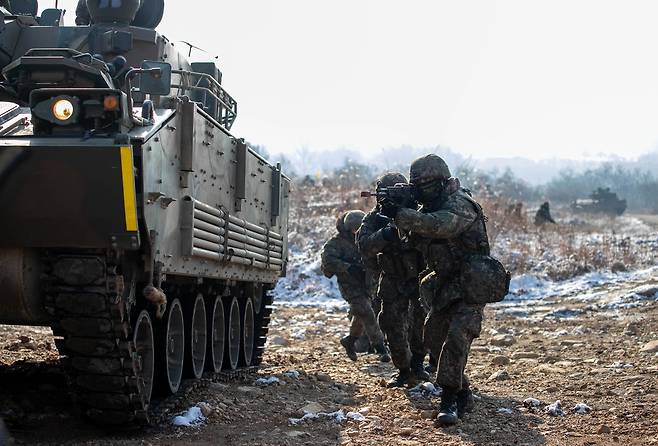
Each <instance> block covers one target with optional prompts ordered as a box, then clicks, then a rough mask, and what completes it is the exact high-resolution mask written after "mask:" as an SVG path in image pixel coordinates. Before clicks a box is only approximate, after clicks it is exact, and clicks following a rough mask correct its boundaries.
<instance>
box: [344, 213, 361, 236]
mask: <svg viewBox="0 0 658 446" xmlns="http://www.w3.org/2000/svg"><path fill="white" fill-rule="evenodd" d="M365 216H366V213H365V212H363V211H349V212H348V213H347V214H345V217H343V227H344V228H345V230H346V231H349V232H352V233H355V232H356V231H357V229H359V227H360V226H361V222H363V217H365Z"/></svg>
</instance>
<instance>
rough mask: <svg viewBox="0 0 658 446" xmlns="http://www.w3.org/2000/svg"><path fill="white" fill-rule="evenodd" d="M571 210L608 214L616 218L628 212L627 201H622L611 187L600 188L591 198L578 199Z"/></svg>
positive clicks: (572, 204)
mask: <svg viewBox="0 0 658 446" xmlns="http://www.w3.org/2000/svg"><path fill="white" fill-rule="evenodd" d="M571 209H572V210H573V211H574V212H582V213H589V214H606V215H610V216H613V217H614V216H618V215H621V214H623V213H624V211H626V200H620V199H619V197H618V196H617V194H616V193H614V192H611V191H610V188H609V187H606V188H602V187H599V188H598V189H596V190H595V191H594V192H592V194H591V195H590V197H589V198H583V199H578V200H576V201H574V202H573V203H571Z"/></svg>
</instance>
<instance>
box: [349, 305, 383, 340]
mask: <svg viewBox="0 0 658 446" xmlns="http://www.w3.org/2000/svg"><path fill="white" fill-rule="evenodd" d="M347 303H349V304H350V315H351V316H352V321H351V324H350V336H353V337H354V338H355V339H356V338H358V337H360V336H363V335H364V334H365V335H366V336H368V339H369V340H370V343H371V344H372V345H379V344H382V343H383V342H384V334H383V333H382V331H381V329H380V328H379V324H378V323H377V318H376V317H375V312H374V311H373V309H372V304H371V302H370V299H369V298H368V296H367V295H365V294H363V295H358V296H352V297H351V298H350V300H348V301H347Z"/></svg>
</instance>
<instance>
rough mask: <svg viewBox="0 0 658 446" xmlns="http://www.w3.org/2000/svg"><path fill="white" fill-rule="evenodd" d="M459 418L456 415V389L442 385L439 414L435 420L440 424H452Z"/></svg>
mask: <svg viewBox="0 0 658 446" xmlns="http://www.w3.org/2000/svg"><path fill="white" fill-rule="evenodd" d="M458 420H459V417H458V416H457V391H456V390H455V389H451V388H449V387H444V388H443V392H441V405H440V406H439V416H438V417H436V421H437V422H438V423H439V424H440V425H441V426H452V425H453V424H456V423H457V421H458Z"/></svg>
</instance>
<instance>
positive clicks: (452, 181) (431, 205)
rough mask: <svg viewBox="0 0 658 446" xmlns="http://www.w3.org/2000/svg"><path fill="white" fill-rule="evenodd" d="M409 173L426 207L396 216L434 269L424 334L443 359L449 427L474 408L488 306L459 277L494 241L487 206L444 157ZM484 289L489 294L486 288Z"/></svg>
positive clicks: (427, 281) (427, 287)
mask: <svg viewBox="0 0 658 446" xmlns="http://www.w3.org/2000/svg"><path fill="white" fill-rule="evenodd" d="M410 176H411V178H410V182H411V183H412V184H413V185H414V186H415V188H416V198H417V200H418V201H419V202H420V203H421V205H422V207H421V209H420V210H414V209H405V208H402V207H400V208H397V209H396V210H395V212H394V219H395V223H396V224H397V226H398V228H399V229H400V230H403V231H408V232H409V234H410V237H411V239H412V240H413V242H414V243H415V244H416V246H417V247H418V249H420V250H421V252H423V254H424V257H425V261H426V262H427V265H428V268H429V270H431V273H429V274H427V275H426V276H425V277H423V278H422V280H421V290H420V293H421V298H423V299H424V300H425V301H426V304H427V305H429V306H430V307H431V309H430V313H429V315H428V317H427V319H426V322H425V330H424V337H425V342H426V345H428V347H429V348H430V351H431V353H432V354H433V355H434V356H435V357H437V358H438V370H437V375H436V382H437V384H438V385H440V386H441V388H442V390H443V391H442V394H441V405H440V408H439V416H438V418H437V420H438V422H439V423H441V424H443V425H450V424H455V423H456V422H457V419H458V416H463V414H464V412H465V411H467V410H470V409H471V408H472V404H473V394H472V393H471V390H470V385H469V381H468V378H467V377H466V375H465V374H464V369H465V367H466V361H467V359H468V353H469V351H470V347H471V343H472V342H473V339H474V338H477V337H479V335H480V331H481V326H482V318H483V310H484V304H482V303H472V301H471V300H469V299H467V297H468V294H467V293H465V292H464V291H465V289H464V288H465V287H466V286H468V283H464V284H463V285H462V281H461V280H460V275H461V274H463V268H464V265H465V264H466V263H467V262H470V261H471V260H470V259H471V258H474V257H475V256H478V255H479V256H487V257H488V254H489V241H488V236H487V232H486V226H485V218H484V215H483V212H482V208H481V207H480V205H479V204H478V203H477V202H476V201H475V200H473V198H471V196H470V193H469V192H468V191H467V190H465V189H462V188H461V187H460V184H459V180H457V179H456V178H452V177H451V175H450V170H449V169H448V166H447V164H446V163H445V162H444V161H443V159H441V158H440V157H438V156H437V155H432V154H431V155H427V156H424V157H422V158H419V159H417V160H416V161H414V162H413V164H412V165H411V175H410ZM488 258H490V257H488ZM465 282H466V281H465ZM480 291H484V293H485V295H488V294H487V293H488V290H487V289H485V290H480Z"/></svg>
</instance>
